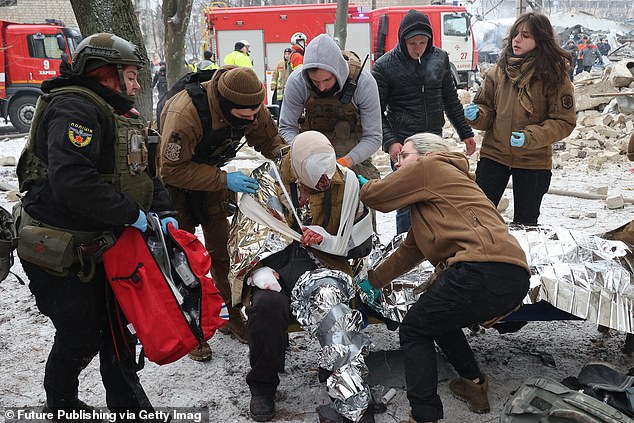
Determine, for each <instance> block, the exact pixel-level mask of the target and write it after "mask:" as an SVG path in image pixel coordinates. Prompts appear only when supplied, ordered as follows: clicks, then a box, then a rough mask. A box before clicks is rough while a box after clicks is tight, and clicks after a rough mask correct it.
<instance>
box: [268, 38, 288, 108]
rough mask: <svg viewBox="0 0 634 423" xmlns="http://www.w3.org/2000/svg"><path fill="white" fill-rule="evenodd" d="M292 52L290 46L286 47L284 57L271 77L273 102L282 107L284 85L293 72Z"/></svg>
mask: <svg viewBox="0 0 634 423" xmlns="http://www.w3.org/2000/svg"><path fill="white" fill-rule="evenodd" d="M291 53H292V50H291V48H290V47H287V48H285V49H284V59H283V60H281V61H280V62H279V63H278V64H277V67H276V68H275V70H274V71H273V75H272V78H271V91H273V104H277V105H278V106H280V109H281V108H282V98H283V97H284V87H285V86H286V80H287V79H288V75H290V73H291V72H292V69H291V62H290V58H291Z"/></svg>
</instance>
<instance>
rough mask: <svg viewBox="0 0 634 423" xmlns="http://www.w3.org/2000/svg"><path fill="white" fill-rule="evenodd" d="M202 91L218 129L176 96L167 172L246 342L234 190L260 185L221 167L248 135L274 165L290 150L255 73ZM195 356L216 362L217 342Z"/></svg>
mask: <svg viewBox="0 0 634 423" xmlns="http://www.w3.org/2000/svg"><path fill="white" fill-rule="evenodd" d="M200 85H201V87H202V88H203V89H204V91H205V93H204V97H205V98H207V99H208V110H209V111H208V113H209V115H210V117H209V119H210V123H209V125H206V126H207V128H206V130H205V126H203V123H202V122H201V119H200V115H199V113H198V110H200V109H199V108H197V106H196V105H195V104H194V103H193V102H192V97H190V95H189V93H188V92H187V90H182V91H181V92H179V93H178V94H176V95H174V96H173V97H172V98H170V99H169V100H168V102H167V103H166V104H165V107H164V108H163V112H162V113H161V119H160V121H161V144H160V147H159V151H160V154H159V157H158V166H159V173H160V176H161V179H162V180H163V182H164V183H165V184H166V186H167V188H168V190H169V191H170V193H171V195H172V200H173V202H174V208H175V209H176V210H177V211H178V216H177V218H178V223H179V225H180V228H181V229H184V230H186V231H189V232H191V233H194V232H195V229H196V227H197V226H199V225H200V226H201V228H202V232H203V235H204V237H205V247H206V248H207V251H209V254H210V255H211V258H212V269H211V271H212V275H213V277H214V282H215V284H216V286H217V287H218V290H219V291H220V295H222V298H223V299H224V301H225V303H226V304H227V308H228V310H229V323H228V324H227V325H225V326H223V327H222V328H221V329H220V331H221V332H224V333H231V334H232V335H234V336H235V337H236V338H237V339H238V340H239V341H240V342H243V343H246V335H245V328H244V324H243V322H242V319H241V317H240V311H239V310H238V309H236V308H234V307H231V304H232V301H231V296H232V294H231V286H230V285H229V280H228V275H229V253H228V251H227V241H228V239H229V222H228V221H227V216H228V211H229V204H228V195H229V191H231V192H232V193H237V192H248V193H255V192H256V190H257V189H258V184H257V181H256V180H255V179H252V178H249V177H247V176H245V175H244V174H243V173H242V172H229V173H227V172H225V171H224V170H221V169H220V168H221V167H222V166H223V165H224V164H226V162H227V159H228V158H232V157H235V154H236V152H237V150H238V148H239V146H240V143H241V140H242V138H243V137H244V138H245V139H246V141H245V142H246V143H247V144H248V145H250V146H251V147H253V148H255V149H256V150H257V151H258V152H260V153H262V154H263V155H264V156H265V157H267V158H269V159H272V158H274V157H275V156H276V155H277V154H278V152H279V150H280V148H281V147H283V146H284V145H285V144H284V140H282V138H281V137H280V136H279V134H278V132H277V128H276V127H275V123H274V122H273V119H272V118H271V115H270V113H269V112H268V110H267V108H266V107H263V106H262V102H263V101H264V95H265V91H266V89H265V87H264V86H263V85H262V83H261V82H260V80H259V79H258V77H257V75H256V74H255V72H254V71H253V69H247V68H243V67H236V66H223V67H221V68H220V69H218V70H217V71H216V72H215V73H214V75H213V77H212V79H211V80H209V81H206V82H203V83H202V84H200ZM195 98H196V97H195ZM189 357H190V358H192V359H193V360H197V361H206V360H209V359H210V358H211V348H210V347H209V344H207V343H203V344H201V345H200V346H199V347H198V348H197V349H195V350H194V351H192V352H191V353H190V354H189Z"/></svg>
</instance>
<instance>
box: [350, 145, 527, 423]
mask: <svg viewBox="0 0 634 423" xmlns="http://www.w3.org/2000/svg"><path fill="white" fill-rule="evenodd" d="M446 151H447V147H446V143H444V142H443V141H442V139H441V138H440V137H439V136H437V135H434V134H429V133H425V134H417V135H414V136H412V137H409V138H407V139H406V140H405V144H404V145H403V148H402V150H401V152H400V153H399V161H398V164H397V166H398V167H399V169H398V170H397V171H396V172H394V173H392V174H390V175H388V176H386V177H385V179H383V180H371V181H369V182H367V183H365V185H364V186H363V188H362V189H361V201H363V202H364V203H365V204H366V205H367V206H368V207H370V208H374V209H376V210H379V211H381V212H384V213H387V212H390V211H392V210H396V209H398V208H401V207H409V210H410V213H411V216H412V226H411V228H410V230H409V232H408V233H407V238H406V239H405V241H403V243H402V244H401V245H400V246H399V247H398V249H397V250H396V251H395V252H394V253H392V254H391V255H390V256H389V257H388V258H387V259H386V260H385V261H384V262H383V263H382V264H381V265H379V266H378V267H377V268H376V269H374V271H370V272H369V275H368V276H369V280H364V281H362V282H361V283H360V284H359V285H360V287H361V289H363V290H364V291H365V292H366V294H369V295H368V297H370V298H376V297H377V295H375V294H377V292H376V288H381V287H383V286H385V285H387V284H389V283H390V281H392V280H393V279H394V278H396V277H397V276H400V275H402V274H403V273H405V272H407V271H409V270H410V269H412V268H413V267H414V266H416V265H417V264H419V263H420V262H421V261H423V260H424V259H427V260H429V261H430V262H431V263H432V264H433V265H434V266H436V272H435V277H436V280H435V282H434V283H433V284H432V285H431V286H430V287H429V289H427V291H425V292H424V293H423V294H422V295H421V297H420V298H419V299H418V301H417V302H416V303H415V304H414V305H413V306H412V307H411V308H410V309H409V311H408V312H407V314H406V315H405V318H404V319H403V323H401V326H400V328H399V335H400V342H401V348H402V350H403V354H404V357H405V359H404V360H405V361H404V365H405V379H406V383H407V398H408V399H409V402H410V406H411V408H412V414H411V420H413V421H416V422H419V423H420V422H433V421H436V420H439V419H441V418H442V417H443V408H442V402H441V401H440V397H439V396H438V393H437V392H436V388H437V369H436V351H435V348H434V341H435V342H436V343H437V344H438V345H439V346H440V348H442V350H443V352H444V353H445V355H446V356H447V358H448V360H449V362H450V363H451V364H452V366H453V367H454V368H455V369H456V371H457V372H458V374H459V375H460V377H459V378H457V379H455V380H453V381H451V383H450V385H449V388H450V389H451V391H452V393H453V394H454V395H455V396H457V397H458V398H460V399H462V400H464V401H466V402H467V403H468V404H469V408H470V409H471V410H472V411H474V412H476V413H487V412H489V408H490V407H489V401H488V396H487V390H488V383H489V382H488V379H487V377H486V375H485V374H484V373H482V372H481V371H480V368H479V367H478V364H477V362H476V361H475V358H474V356H473V352H472V351H471V348H470V347H469V344H468V342H467V339H466V338H465V335H464V333H463V332H462V328H463V327H467V326H471V325H473V324H474V323H478V322H484V321H487V320H490V319H492V318H494V317H496V316H500V315H505V314H507V313H509V312H511V311H512V310H513V309H514V308H515V307H516V306H517V305H518V304H520V303H521V301H522V299H523V298H524V296H525V295H526V293H527V292H528V285H529V283H528V281H529V277H530V275H529V269H528V265H527V264H526V257H525V255H524V251H523V250H522V248H521V247H520V245H519V244H518V242H517V241H516V240H515V238H514V237H513V236H512V235H510V234H509V232H508V228H507V226H506V224H505V223H504V221H503V220H502V218H501V216H500V215H499V213H498V212H497V210H496V209H495V207H493V204H491V201H489V200H488V199H487V198H486V197H485V195H484V193H483V192H482V190H480V188H479V187H478V185H477V184H476V183H475V181H474V180H473V176H472V175H471V174H469V162H468V160H467V158H466V157H465V156H464V155H463V154H462V153H449V152H446ZM369 285H371V286H369ZM411 420H410V421H411Z"/></svg>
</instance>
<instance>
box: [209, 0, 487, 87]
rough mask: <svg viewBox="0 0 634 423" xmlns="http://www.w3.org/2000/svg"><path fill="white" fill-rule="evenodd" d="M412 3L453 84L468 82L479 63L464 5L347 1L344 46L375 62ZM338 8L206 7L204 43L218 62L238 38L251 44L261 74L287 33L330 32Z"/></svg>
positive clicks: (270, 66) (272, 64) (280, 50)
mask: <svg viewBox="0 0 634 423" xmlns="http://www.w3.org/2000/svg"><path fill="white" fill-rule="evenodd" d="M410 9H416V10H418V11H420V12H422V13H424V14H425V15H427V16H428V17H429V20H430V22H431V26H432V30H433V33H434V45H435V46H437V47H440V48H442V49H443V50H445V51H447V53H448V54H449V59H450V61H451V67H452V72H453V75H454V80H455V82H456V85H457V86H458V87H467V86H471V85H472V83H473V81H474V77H475V71H476V66H477V63H478V57H477V50H476V46H475V38H474V37H473V33H472V31H471V21H470V17H469V14H468V13H467V10H466V8H465V7H463V6H453V5H432V6H411V7H385V8H380V9H374V10H371V11H369V12H363V11H362V10H360V9H359V8H358V7H357V6H356V4H354V3H350V4H349V6H348V26H347V32H348V34H347V39H346V46H345V48H346V50H352V51H354V52H356V53H357V54H359V57H361V60H363V59H364V58H365V56H366V55H368V54H369V55H370V58H371V60H369V61H368V63H374V60H376V59H378V58H379V57H380V56H381V55H382V54H384V53H385V52H386V51H389V50H390V49H391V48H393V47H394V46H395V45H396V44H397V42H398V28H399V25H400V23H401V20H402V18H403V16H405V14H406V13H407V11H408V10H410ZM336 13H337V5H336V4H335V3H328V4H300V5H285V6H257V7H210V8H208V9H207V10H206V11H205V15H206V16H205V18H206V21H207V27H208V35H209V49H210V50H212V51H215V53H216V57H218V59H219V62H222V59H223V58H224V57H225V56H226V55H227V54H228V53H230V52H231V51H232V50H233V47H234V44H235V42H236V41H239V40H247V41H249V43H250V45H251V48H250V50H251V60H252V61H253V68H254V70H255V72H256V73H257V74H258V76H259V77H260V79H262V80H263V81H265V80H266V81H267V86H268V85H269V84H268V82H269V81H268V78H267V73H268V74H269V75H270V73H271V72H272V71H273V70H274V69H275V67H276V65H277V63H278V62H279V61H280V60H282V58H283V52H284V49H285V48H286V47H289V45H290V39H291V36H292V35H293V34H294V33H296V32H303V33H304V34H306V36H307V38H308V43H310V40H311V39H313V38H314V37H316V36H317V35H319V34H323V33H326V34H329V35H333V34H334V23H335V17H336Z"/></svg>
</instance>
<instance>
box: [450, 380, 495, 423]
mask: <svg viewBox="0 0 634 423" xmlns="http://www.w3.org/2000/svg"><path fill="white" fill-rule="evenodd" d="M449 390H450V391H451V393H452V394H453V396H454V397H456V398H458V399H459V400H461V401H464V402H466V403H467V404H468V405H469V409H470V410H471V411H473V412H474V413H478V414H484V413H488V412H489V411H491V406H490V405H489V397H488V395H487V392H488V390H489V378H488V377H487V375H485V374H484V373H482V374H480V383H475V382H473V381H472V380H471V379H466V378H464V377H459V378H457V379H454V380H452V381H451V382H449Z"/></svg>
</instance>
